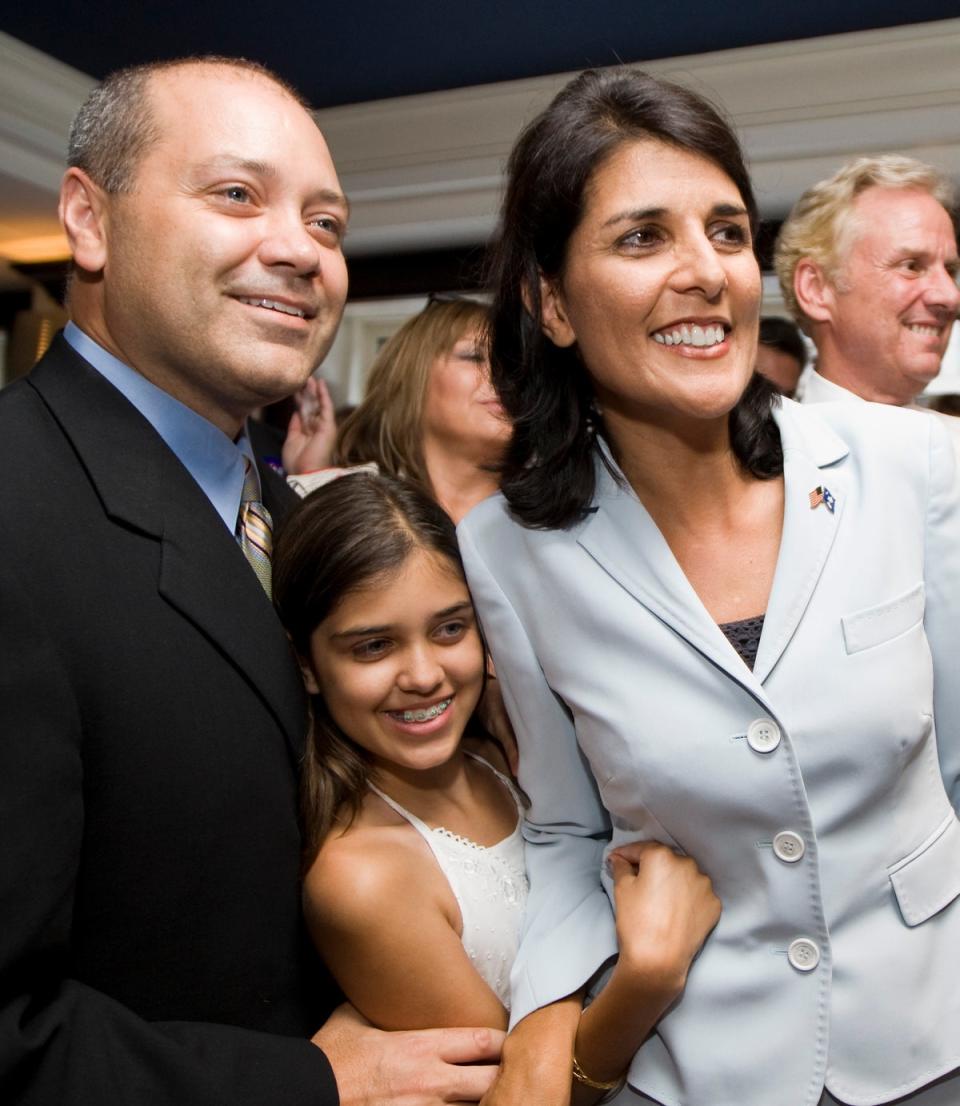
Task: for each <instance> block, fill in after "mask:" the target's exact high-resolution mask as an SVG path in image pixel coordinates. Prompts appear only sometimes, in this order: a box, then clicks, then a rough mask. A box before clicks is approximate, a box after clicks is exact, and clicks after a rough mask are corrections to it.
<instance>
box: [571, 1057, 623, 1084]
mask: <svg viewBox="0 0 960 1106" xmlns="http://www.w3.org/2000/svg"><path fill="white" fill-rule="evenodd" d="M573 1078H574V1079H576V1081H577V1082H578V1083H582V1084H583V1085H584V1086H585V1087H593V1089H594V1090H595V1091H617V1090H619V1089H620V1088H621V1087H622V1086H623V1076H622V1075H621V1076H620V1078H619V1079H614V1080H612V1081H611V1082H610V1083H604V1082H602V1081H601V1080H599V1079H591V1078H590V1076H589V1075H587V1073H586V1072H585V1071H584V1070H583V1068H582V1067H580V1063H579V1061H578V1060H577V1058H576V1056H574V1058H573Z"/></svg>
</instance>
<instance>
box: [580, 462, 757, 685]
mask: <svg viewBox="0 0 960 1106" xmlns="http://www.w3.org/2000/svg"><path fill="white" fill-rule="evenodd" d="M597 485H598V487H597V495H596V499H595V510H594V511H593V513H592V514H591V515H590V516H588V518H587V520H586V521H585V522H584V523H583V524H582V526H581V530H580V532H579V534H578V536H577V540H578V541H579V543H580V545H581V546H582V547H583V548H584V549H585V550H586V551H587V553H589V554H590V556H591V557H592V558H593V559H594V560H595V561H596V562H597V564H599V565H600V566H601V568H603V569H604V571H605V572H607V573H608V574H609V575H610V576H611V577H612V578H613V579H614V580H616V581H617V583H618V584H620V586H621V587H622V588H624V590H625V591H626V592H627V593H628V594H630V595H632V596H633V598H634V599H636V600H637V601H638V602H640V603H642V604H643V605H644V606H645V607H646V608H647V610H649V611H650V612H651V613H652V614H654V615H655V616H656V617H657V618H659V619H660V620H661V621H662V622H664V623H665V624H666V625H667V626H669V627H670V628H671V629H672V630H674V631H676V633H678V634H680V635H681V636H682V637H683V638H685V639H686V640H687V641H688V642H689V643H690V644H691V645H692V646H693V647H694V648H695V649H697V650H699V652H701V653H702V654H703V655H704V656H705V657H707V658H708V660H710V661H712V662H713V663H714V664H716V665H717V666H718V667H719V668H722V669H723V671H724V672H726V673H727V675H729V676H730V677H731V678H732V679H734V680H736V681H737V682H738V683H741V684H743V685H744V686H745V687H747V688H748V689H749V690H750V691H751V693H753V694H758V693H759V688H758V687H757V686H756V681H755V680H754V678H753V676H752V675H751V673H750V671H749V669H748V668H747V667H746V665H744V663H743V661H742V660H741V659H740V658H739V657H738V656H737V654H736V653H735V652H734V650H733V648H732V646H731V645H730V643H729V642H728V641H727V639H726V637H725V636H724V634H723V631H722V630H721V629H720V627H719V626H717V624H716V623H715V622H714V621H713V619H712V618H711V617H710V615H709V614H708V613H707V610H706V608H705V607H704V605H703V603H701V602H700V597H699V596H698V595H697V593H696V592H695V591H694V590H693V588H692V587H691V585H690V582H689V580H687V578H686V576H685V575H684V574H683V571H682V569H681V568H680V565H679V564H678V563H677V559H676V558H675V557H674V555H673V553H672V552H671V550H670V547H669V546H668V545H667V543H666V541H665V540H664V537H663V535H662V534H661V533H660V531H659V529H658V528H657V525H656V523H655V522H654V521H653V519H652V518H651V517H650V515H649V514H648V513H647V511H646V509H645V508H644V506H643V504H642V503H641V502H640V501H639V499H637V497H636V495H635V494H634V493H633V491H632V489H631V488H630V487H629V485H626V484H624V486H620V485H619V484H618V482H617V480H615V479H614V477H613V476H611V474H610V473H609V472H608V471H607V470H606V468H605V466H604V465H602V464H598V465H597Z"/></svg>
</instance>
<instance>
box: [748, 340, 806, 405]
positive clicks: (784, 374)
mask: <svg viewBox="0 0 960 1106" xmlns="http://www.w3.org/2000/svg"><path fill="white" fill-rule="evenodd" d="M757 372H758V373H760V375H761V376H765V377H766V378H767V380H769V381H770V383H771V384H773V386H774V387H775V388H776V389H777V391H778V392H781V393H782V394H783V395H785V396H792V395H793V393H794V391H795V390H796V387H797V381H798V380H799V379H800V374H801V373H802V372H803V365H802V364H801V363H800V362H799V361H798V360H797V359H796V357H793V356H792V355H791V354H789V353H787V352H786V351H785V350H782V349H777V347H776V346H768V345H765V344H764V343H763V342H761V343H760V345H759V346H757Z"/></svg>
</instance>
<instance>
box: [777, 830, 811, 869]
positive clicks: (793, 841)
mask: <svg viewBox="0 0 960 1106" xmlns="http://www.w3.org/2000/svg"><path fill="white" fill-rule="evenodd" d="M806 851H807V847H806V845H804V843H803V838H802V837H801V836H800V834H799V833H794V832H793V830H781V831H780V832H779V833H778V834H777V836H776V837H775V838H774V839H773V852H774V855H775V856H776V857H777V859H778V860H782V861H783V862H784V864H796V862H797V861H798V860H800V859H801V857H802V856H803V854H804V853H805V852H806Z"/></svg>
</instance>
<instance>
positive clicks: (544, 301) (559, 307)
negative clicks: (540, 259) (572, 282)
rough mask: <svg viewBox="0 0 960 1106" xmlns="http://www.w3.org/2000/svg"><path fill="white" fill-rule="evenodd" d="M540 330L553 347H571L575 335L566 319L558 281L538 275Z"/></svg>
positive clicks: (575, 337) (574, 340)
mask: <svg viewBox="0 0 960 1106" xmlns="http://www.w3.org/2000/svg"><path fill="white" fill-rule="evenodd" d="M540 328H541V330H542V331H543V333H544V334H546V336H547V337H548V338H549V339H550V341H551V342H553V344H554V345H555V346H560V347H561V348H566V347H568V346H572V345H573V344H574V342H576V340H577V335H576V333H575V332H574V329H573V327H572V326H571V325H570V320H569V319H568V318H567V311H566V307H565V305H564V302H563V293H562V292H561V290H560V284H559V281H556V280H548V279H547V277H545V276H543V274H542V273H541V275H540Z"/></svg>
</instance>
